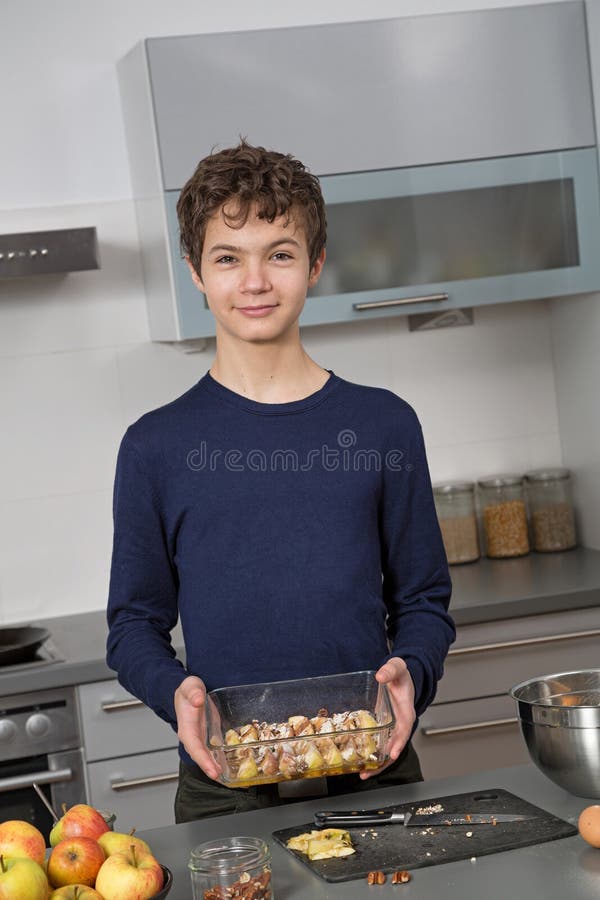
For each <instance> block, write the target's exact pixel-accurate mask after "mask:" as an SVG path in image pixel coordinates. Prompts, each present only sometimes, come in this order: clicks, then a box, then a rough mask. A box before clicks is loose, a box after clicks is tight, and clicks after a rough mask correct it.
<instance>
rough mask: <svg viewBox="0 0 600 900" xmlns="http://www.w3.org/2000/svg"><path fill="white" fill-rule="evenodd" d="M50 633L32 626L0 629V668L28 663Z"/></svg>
mask: <svg viewBox="0 0 600 900" xmlns="http://www.w3.org/2000/svg"><path fill="white" fill-rule="evenodd" d="M49 637H50V632H49V631H47V630H46V629H45V628H37V627H36V626H34V625H21V626H19V627H15V628H0V666H10V665H15V664H16V663H23V662H29V661H30V660H32V659H33V658H34V657H35V652H36V650H37V649H38V647H40V646H41V645H42V644H43V643H44V641H45V640H47V639H48V638H49Z"/></svg>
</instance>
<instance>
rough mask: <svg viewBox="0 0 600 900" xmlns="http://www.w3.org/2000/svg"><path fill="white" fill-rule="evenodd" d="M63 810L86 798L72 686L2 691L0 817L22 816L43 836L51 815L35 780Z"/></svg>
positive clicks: (0, 709) (52, 803)
mask: <svg viewBox="0 0 600 900" xmlns="http://www.w3.org/2000/svg"><path fill="white" fill-rule="evenodd" d="M34 784H37V785H39V787H40V789H41V790H42V791H43V792H44V794H45V796H46V798H47V800H48V802H49V803H50V805H51V806H52V807H53V808H54V810H55V811H56V812H57V814H58V816H60V815H61V814H62V805H63V804H66V805H67V806H68V807H70V806H73V805H74V804H75V803H85V802H86V791H85V778H84V764H83V751H82V748H81V740H80V736H79V724H78V717H77V706H76V700H75V690H74V688H72V687H61V688H53V689H50V690H42V691H35V692H34V693H23V694H12V695H8V696H4V697H3V696H0V821H4V820H6V819H23V820H25V821H27V822H30V823H31V824H33V825H35V826H36V827H37V828H39V830H40V831H41V832H42V834H44V836H45V837H46V842H47V843H49V834H50V830H51V828H52V826H53V824H54V823H53V820H52V817H51V815H50V813H49V812H48V810H47V809H46V807H45V805H44V803H43V802H42V800H41V799H40V798H39V797H38V795H37V793H36V791H35V790H34V788H33V785H34Z"/></svg>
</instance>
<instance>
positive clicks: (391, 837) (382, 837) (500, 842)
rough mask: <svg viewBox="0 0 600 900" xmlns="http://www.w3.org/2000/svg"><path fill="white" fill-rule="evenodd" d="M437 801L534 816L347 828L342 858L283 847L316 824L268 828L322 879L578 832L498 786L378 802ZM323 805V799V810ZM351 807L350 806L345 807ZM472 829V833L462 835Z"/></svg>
mask: <svg viewBox="0 0 600 900" xmlns="http://www.w3.org/2000/svg"><path fill="white" fill-rule="evenodd" d="M437 803H441V805H442V807H443V811H444V812H447V813H474V812H482V813H485V812H488V811H489V812H494V813H515V814H517V815H526V816H534V817H535V818H532V819H529V820H527V821H525V822H505V823H498V824H497V825H450V826H448V825H446V826H437V827H430V828H424V827H423V826H419V825H415V826H408V827H405V826H404V825H376V826H362V827H359V828H348V831H349V832H350V834H351V836H352V844H353V846H354V848H355V849H356V853H354V854H352V856H346V857H343V858H342V859H319V860H315V861H314V862H313V861H311V860H309V858H308V857H307V856H306V854H304V853H300V852H298V851H297V850H288V849H287V847H286V846H285V845H286V842H287V841H288V839H289V838H291V837H293V836H295V835H297V834H303V833H304V832H305V831H312V830H313V829H316V827H317V826H316V825H315V824H314V823H313V822H308V823H306V824H304V825H298V826H297V827H295V828H285V829H283V830H282V831H275V832H273V837H274V838H275V840H276V841H277V842H278V843H279V844H281V845H282V847H284V848H285V849H286V850H287V852H288V853H293V855H294V856H295V857H297V859H299V860H300V861H301V862H303V863H304V864H305V865H306V866H308V868H309V869H311V871H312V872H314V873H315V875H318V876H319V877H320V878H323V879H325V881H351V880H352V879H354V878H366V876H367V874H368V873H369V872H370V871H372V870H373V869H380V870H382V871H383V872H393V871H395V870H396V869H409V870H410V869H418V868H422V867H423V866H436V865H438V864H439V863H447V862H456V860H459V859H471V858H472V857H478V856H487V855H488V854H489V853H499V852H500V851H502V850H513V849H515V848H516V847H527V846H530V845H532V844H543V843H545V842H546V841H555V840H557V839H558V838H563V837H570V836H571V835H573V834H577V828H576V827H575V826H574V825H571V824H570V822H566V821H564V819H559V818H557V817H556V816H553V815H552V814H551V813H549V812H546V811H545V810H543V809H540V808H539V807H537V806H533V805H532V804H531V803H528V802H527V801H526V800H523V799H522V798H521V797H517V796H515V795H514V794H511V793H509V792H508V791H504V790H502V789H501V788H489V789H486V790H484V791H475V792H471V793H468V794H452V795H451V796H449V797H433V798H431V799H430V800H421V801H419V802H418V803H404V804H400V805H398V806H386V807H383V808H384V809H386V810H390V811H394V812H414V811H415V810H416V809H418V808H419V807H424V806H432V805H435V804H437ZM325 808H327V798H324V806H323V809H325ZM348 808H350V807H348ZM361 808H369V806H368V792H365V794H363V795H362V796H361ZM467 832H471V837H467Z"/></svg>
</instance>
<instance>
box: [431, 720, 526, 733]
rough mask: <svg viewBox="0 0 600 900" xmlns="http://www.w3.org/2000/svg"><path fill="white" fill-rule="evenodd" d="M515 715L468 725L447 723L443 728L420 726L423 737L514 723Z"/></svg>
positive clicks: (515, 721) (515, 722)
mask: <svg viewBox="0 0 600 900" xmlns="http://www.w3.org/2000/svg"><path fill="white" fill-rule="evenodd" d="M518 721H519V720H518V718H517V717H516V716H511V717H510V718H508V719H490V720H489V721H488V722H470V723H469V724H468V725H447V726H446V727H445V728H421V734H422V735H423V737H438V735H441V734H458V733H459V732H461V731H481V730H483V729H484V728H497V727H498V726H499V725H516V724H517V722H518Z"/></svg>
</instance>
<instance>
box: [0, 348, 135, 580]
mask: <svg viewBox="0 0 600 900" xmlns="http://www.w3.org/2000/svg"><path fill="white" fill-rule="evenodd" d="M0 384H1V385H2V391H1V393H0V422H1V423H2V432H3V436H2V466H1V467H0V502H1V501H5V500H16V499H23V498H42V497H48V496H53V495H54V496H55V495H64V494H74V493H80V492H86V491H94V490H106V489H108V488H110V486H111V484H112V477H113V466H114V453H115V447H116V445H117V442H118V440H119V436H120V433H121V430H122V428H121V403H120V397H119V388H118V383H117V367H116V355H115V350H113V349H106V350H82V351H79V352H74V353H49V354H43V355H37V356H21V357H19V356H15V357H5V358H4V359H0ZM0 577H1V576H0Z"/></svg>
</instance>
